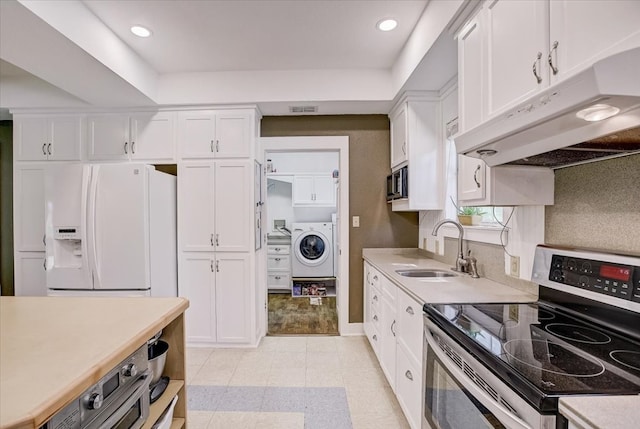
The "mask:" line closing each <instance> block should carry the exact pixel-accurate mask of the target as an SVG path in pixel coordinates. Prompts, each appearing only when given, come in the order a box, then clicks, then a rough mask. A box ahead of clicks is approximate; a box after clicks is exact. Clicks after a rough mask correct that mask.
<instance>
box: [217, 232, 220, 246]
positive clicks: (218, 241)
mask: <svg viewBox="0 0 640 429" xmlns="http://www.w3.org/2000/svg"><path fill="white" fill-rule="evenodd" d="M219 245H220V234H216V247H217V246H219Z"/></svg>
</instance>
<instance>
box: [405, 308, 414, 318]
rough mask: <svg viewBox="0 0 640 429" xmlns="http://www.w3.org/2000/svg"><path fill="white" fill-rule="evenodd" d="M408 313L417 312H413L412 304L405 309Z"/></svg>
mask: <svg viewBox="0 0 640 429" xmlns="http://www.w3.org/2000/svg"><path fill="white" fill-rule="evenodd" d="M405 311H406V312H407V313H409V314H410V315H412V316H413V315H414V314H415V313H414V312H413V308H411V306H409V307H407V309H406V310H405Z"/></svg>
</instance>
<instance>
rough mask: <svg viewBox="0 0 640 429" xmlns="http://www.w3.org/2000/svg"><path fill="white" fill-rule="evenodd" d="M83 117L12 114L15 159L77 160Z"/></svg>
mask: <svg viewBox="0 0 640 429" xmlns="http://www.w3.org/2000/svg"><path fill="white" fill-rule="evenodd" d="M83 124H84V122H83V118H82V117H81V116H79V115H69V116H50V117H44V116H28V115H25V116H23V115H16V118H15V121H14V127H15V129H14V138H15V141H16V144H15V148H16V150H17V153H16V159H17V160H18V161H45V160H51V161H79V160H80V159H81V148H82V136H83Z"/></svg>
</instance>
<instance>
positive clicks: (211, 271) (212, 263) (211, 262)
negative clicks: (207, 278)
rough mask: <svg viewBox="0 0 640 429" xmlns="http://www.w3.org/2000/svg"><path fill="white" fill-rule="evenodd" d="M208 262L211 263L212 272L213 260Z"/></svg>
mask: <svg viewBox="0 0 640 429" xmlns="http://www.w3.org/2000/svg"><path fill="white" fill-rule="evenodd" d="M209 262H211V272H213V259H212V260H211V261H209Z"/></svg>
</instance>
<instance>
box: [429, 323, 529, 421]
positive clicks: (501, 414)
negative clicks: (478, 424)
mask: <svg viewBox="0 0 640 429" xmlns="http://www.w3.org/2000/svg"><path fill="white" fill-rule="evenodd" d="M426 330H427V332H426V335H425V337H426V338H427V342H428V343H429V346H430V347H429V351H430V352H433V353H435V354H436V356H437V357H438V360H439V361H440V363H442V364H443V365H445V366H446V367H447V369H448V370H449V372H451V374H452V375H453V376H454V377H455V378H456V380H458V381H459V382H460V383H462V384H463V385H464V387H465V389H467V390H469V392H470V393H471V394H472V395H473V396H474V397H475V398H476V399H479V401H480V402H481V403H482V405H484V406H485V407H487V408H488V409H489V410H490V411H491V412H492V413H493V414H494V415H495V416H496V418H497V419H498V420H499V421H500V423H502V424H503V425H504V426H505V427H507V428H508V429H532V428H531V426H529V425H528V424H527V423H526V422H524V421H523V420H521V419H520V418H518V417H517V416H515V415H513V413H511V412H510V411H509V410H507V409H506V408H504V407H502V406H500V405H499V404H498V403H496V401H495V400H494V399H493V398H492V397H490V396H489V395H487V394H486V393H485V392H484V390H482V389H481V388H479V387H478V386H476V384H475V383H467V382H466V381H467V380H468V379H467V376H466V375H465V374H464V373H463V372H462V370H461V369H460V368H458V367H457V366H455V365H450V364H448V363H449V362H448V359H449V358H448V357H447V356H446V354H445V353H444V352H443V351H442V350H440V346H438V344H436V342H435V341H434V340H433V338H432V337H431V334H430V332H429V329H428V328H427V329H426ZM427 358H428V355H427ZM480 365H482V364H480Z"/></svg>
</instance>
